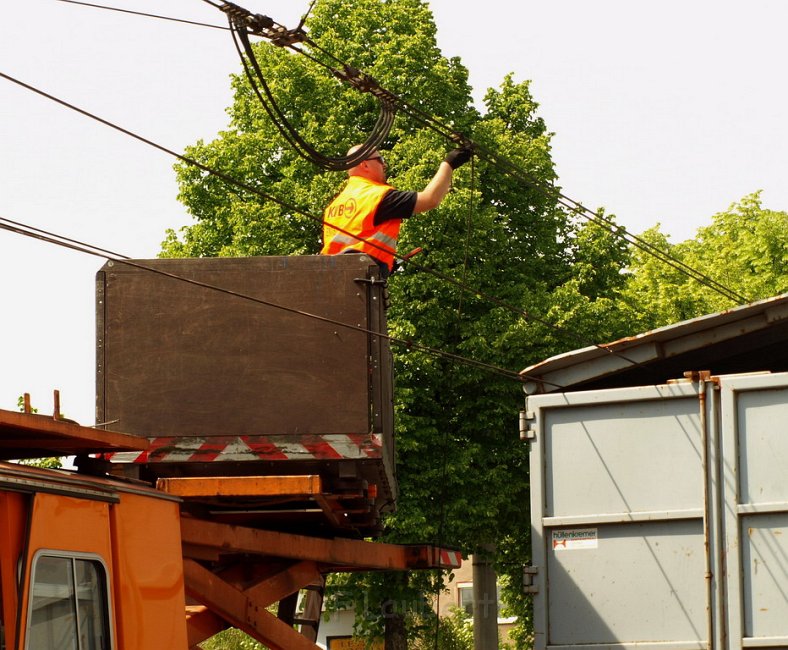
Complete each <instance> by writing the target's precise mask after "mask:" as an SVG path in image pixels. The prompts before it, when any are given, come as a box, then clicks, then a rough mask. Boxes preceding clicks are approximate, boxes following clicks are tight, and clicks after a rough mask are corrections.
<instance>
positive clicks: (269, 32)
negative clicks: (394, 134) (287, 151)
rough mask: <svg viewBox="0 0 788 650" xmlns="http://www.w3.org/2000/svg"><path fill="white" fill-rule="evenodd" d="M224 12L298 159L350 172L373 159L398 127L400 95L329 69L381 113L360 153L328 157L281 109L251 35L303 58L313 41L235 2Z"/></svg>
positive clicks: (256, 87)
mask: <svg viewBox="0 0 788 650" xmlns="http://www.w3.org/2000/svg"><path fill="white" fill-rule="evenodd" d="M222 11H223V12H224V13H225V14H226V15H227V18H228V21H229V23H230V30H231V32H232V35H233V42H234V43H235V47H236V50H237V51H238V55H239V56H240V58H241V62H242V64H243V67H244V72H245V73H246V77H247V79H248V80H249V84H250V85H251V87H252V90H253V91H254V93H255V95H256V96H257V98H258V100H259V101H260V104H261V105H262V107H263V108H264V109H265V112H266V113H267V114H268V116H269V117H270V118H271V121H272V122H273V123H274V126H276V128H277V130H278V131H279V133H280V134H281V135H282V137H284V139H285V140H286V141H287V143H288V144H289V145H290V146H291V147H292V148H293V149H294V150H295V151H296V153H298V155H300V156H301V157H302V158H305V159H306V160H309V161H310V162H312V163H314V164H316V165H318V166H319V167H322V168H323V169H326V170H329V171H346V170H348V169H351V168H352V167H355V166H356V165H358V164H359V163H361V162H362V161H364V160H366V159H367V158H369V157H370V155H372V153H373V152H374V151H376V150H377V149H378V147H379V146H380V145H381V143H382V142H383V141H384V140H385V139H386V137H387V136H388V134H389V132H390V131H391V127H392V126H393V124H394V118H395V116H396V113H397V99H398V98H397V97H396V95H394V94H393V93H391V92H389V91H387V90H385V89H384V88H382V87H381V85H380V84H379V83H378V82H377V81H376V80H375V79H374V78H373V77H371V76H369V75H367V74H364V73H362V72H360V71H359V70H356V69H355V68H352V67H350V66H347V65H346V66H345V67H344V70H337V69H334V68H329V69H330V70H331V72H332V73H333V74H334V76H336V77H338V78H339V79H341V80H343V81H346V82H347V83H349V84H350V85H351V86H353V87H354V88H356V89H357V90H359V91H361V92H367V93H369V94H371V95H372V96H373V97H375V98H376V99H377V100H378V105H379V108H380V110H379V113H378V119H377V121H376V123H375V126H374V127H373V128H372V131H371V132H370V134H369V135H368V136H367V138H366V140H365V141H364V142H363V144H362V145H361V146H360V147H359V148H358V149H356V150H355V151H354V152H353V153H352V154H348V155H344V156H327V155H325V154H323V153H321V152H319V151H318V150H317V149H315V148H314V147H313V146H312V145H311V144H310V143H309V142H307V141H306V140H305V139H304V138H303V137H302V136H301V134H300V133H299V132H298V130H297V129H296V128H295V127H294V126H293V124H292V123H291V122H290V120H289V118H288V117H287V116H286V115H285V113H284V111H283V110H282V109H281V108H280V107H279V104H278V103H277V101H276V99H275V97H274V94H273V92H271V88H270V87H269V85H268V82H267V81H266V78H265V75H264V74H263V71H262V68H261V67H260V64H259V62H258V60H257V56H256V54H255V52H254V49H253V48H252V44H251V43H250V41H249V36H250V34H251V35H255V36H261V37H263V38H265V39H267V40H269V41H270V42H271V43H272V44H273V45H276V46H278V47H287V48H290V49H293V50H294V51H296V52H298V53H300V54H305V52H304V51H303V50H301V49H299V48H297V47H294V46H295V45H297V44H299V43H306V44H307V45H311V41H310V40H309V38H308V36H307V34H306V32H304V30H303V29H302V28H301V25H299V26H298V27H297V28H296V29H287V28H286V27H284V26H282V25H279V24H278V23H276V22H275V21H274V20H272V19H271V18H269V17H268V16H263V15H261V14H253V13H252V12H250V11H249V10H247V9H244V8H243V7H239V6H238V5H236V4H233V3H231V2H226V3H225V4H224V5H223V6H222Z"/></svg>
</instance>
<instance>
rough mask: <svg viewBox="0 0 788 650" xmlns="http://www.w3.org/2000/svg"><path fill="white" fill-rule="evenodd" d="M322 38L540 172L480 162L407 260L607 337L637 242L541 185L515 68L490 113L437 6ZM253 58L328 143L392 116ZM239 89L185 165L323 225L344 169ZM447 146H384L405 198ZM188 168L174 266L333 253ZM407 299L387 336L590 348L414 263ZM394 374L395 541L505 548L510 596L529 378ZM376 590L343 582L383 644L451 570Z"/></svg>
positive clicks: (410, 142) (523, 502)
mask: <svg viewBox="0 0 788 650" xmlns="http://www.w3.org/2000/svg"><path fill="white" fill-rule="evenodd" d="M307 27H308V28H309V32H310V36H311V38H312V39H313V40H314V41H315V42H317V43H318V44H319V45H320V46H321V47H322V48H325V49H326V50H327V51H330V52H332V53H333V54H334V55H335V56H336V57H338V58H339V59H341V60H343V61H347V62H349V63H352V64H353V65H354V66H356V67H358V68H360V69H363V70H365V71H367V72H369V73H370V74H372V75H373V76H374V77H375V78H377V79H378V80H379V81H380V83H381V85H382V86H384V87H385V88H387V89H389V90H391V91H393V92H394V93H397V94H398V95H401V96H403V97H405V98H407V100H408V101H409V102H411V103H414V104H417V105H418V106H419V108H420V109H421V110H423V111H424V112H426V113H428V114H431V115H435V116H438V117H439V118H440V119H441V120H442V122H444V123H446V124H449V125H451V126H452V128H454V129H456V130H458V131H460V132H463V133H465V134H467V135H471V136H472V137H473V138H474V140H475V141H477V142H479V143H482V144H483V146H484V147H485V148H486V149H487V150H493V151H496V152H498V153H499V154H501V155H503V156H505V157H506V158H507V159H509V160H511V161H513V162H514V163H515V164H517V165H519V166H520V167H522V168H523V169H526V170H527V171H528V174H529V175H530V177H531V178H532V179H533V180H532V182H530V183H523V182H522V181H521V180H518V179H516V178H514V177H512V176H511V175H508V174H506V173H504V172H502V171H501V170H500V169H499V168H497V167H496V166H494V165H491V164H488V163H485V162H483V161H478V162H477V163H476V164H475V165H466V166H465V167H463V168H462V169H460V170H458V172H457V174H455V188H456V189H455V192H454V193H452V194H450V195H449V196H448V197H447V198H446V200H445V201H444V202H443V204H442V205H441V207H440V208H439V209H437V210H434V211H432V212H430V213H428V214H426V215H420V216H417V217H415V218H414V219H411V220H409V221H407V222H406V223H405V224H404V225H403V228H402V232H401V235H400V248H401V250H410V248H412V247H415V246H421V247H423V248H424V249H425V251H426V253H425V254H424V255H423V256H422V258H421V259H420V262H421V263H422V264H425V265H429V266H430V267H432V268H434V269H435V270H437V271H439V272H440V273H442V274H445V275H449V276H451V277H453V278H456V279H458V280H461V281H462V282H464V283H466V284H467V285H469V286H470V287H474V288H475V289H476V290H477V291H478V292H482V293H486V294H490V295H494V296H496V297H497V298H498V299H499V300H501V301H503V302H505V303H507V304H510V305H514V306H516V307H517V309H519V310H523V311H533V312H534V313H536V314H542V315H546V318H550V317H552V316H554V315H555V314H552V315H551V314H549V309H550V306H551V304H552V301H553V300H554V299H555V296H556V295H560V297H562V299H563V301H564V303H565V304H567V305H571V306H572V308H573V309H574V312H573V313H574V314H575V315H576V318H573V319H570V320H577V321H582V323H583V325H584V327H585V328H586V329H589V330H590V329H591V328H593V327H597V328H599V325H600V324H599V317H600V316H603V315H604V314H605V313H606V312H605V309H604V305H603V306H602V307H599V308H598V307H597V306H596V305H595V302H596V301H597V298H598V297H600V296H601V298H602V299H603V300H610V299H611V298H610V296H612V294H613V293H614V290H615V288H616V287H617V283H619V280H620V278H619V276H620V273H619V272H618V271H617V269H618V268H619V267H620V266H621V264H622V263H623V260H624V258H625V257H626V249H625V248H624V249H622V248H621V247H620V246H618V245H616V246H608V245H606V244H605V242H606V240H607V239H609V234H606V233H605V232H604V231H602V230H596V231H595V230H594V228H593V227H586V228H578V227H576V225H575V224H573V222H572V221H571V219H570V218H569V216H568V215H567V214H566V213H565V212H564V211H562V210H561V209H559V206H557V204H556V201H555V199H554V197H553V196H552V195H551V193H550V192H549V191H545V190H544V189H540V188H543V187H550V186H551V185H552V184H553V183H554V181H555V171H554V169H553V162H552V159H551V156H550V138H551V134H550V133H549V132H548V131H547V128H546V125H545V124H544V122H543V120H542V119H541V118H539V117H538V116H537V109H538V105H537V103H536V101H535V100H534V98H533V97H532V95H531V92H530V86H529V83H528V82H524V83H515V81H514V80H513V79H512V77H511V76H508V77H506V78H505V79H504V80H503V81H502V84H501V85H500V87H499V88H498V89H490V90H489V91H488V92H487V94H486V97H485V100H484V105H485V110H484V113H483V114H481V113H480V112H479V111H478V110H477V109H476V108H475V107H474V106H473V103H472V99H471V92H470V88H469V86H468V74H467V70H466V69H465V68H464V67H463V66H462V65H461V63H460V61H459V60H458V59H456V58H453V59H447V58H445V57H444V56H442V54H441V53H440V51H439V49H438V47H437V44H436V40H435V33H436V29H435V25H434V21H433V18H432V15H431V13H430V10H429V8H428V6H427V5H426V4H425V3H424V2H422V1H420V0H388V1H385V2H384V1H382V0H377V1H373V2H367V3H346V2H342V1H341V0H320V1H319V2H317V3H316V5H315V7H314V10H313V13H312V14H311V16H310V19H309V21H308V23H307ZM305 49H309V48H307V47H306V46H305ZM256 52H257V55H258V58H259V62H260V66H261V68H262V69H263V70H264V73H265V76H266V79H267V81H268V84H269V86H270V87H271V89H272V91H273V93H274V94H275V96H276V97H277V99H278V101H279V103H280V105H281V106H282V107H283V108H284V109H285V110H286V112H287V114H288V116H289V118H290V119H291V120H292V122H293V123H294V124H295V125H296V126H297V128H298V129H299V130H300V132H301V133H302V134H304V135H305V136H306V137H307V138H308V139H309V140H310V141H311V142H313V143H315V144H316V145H317V147H318V149H320V150H321V151H323V152H325V153H327V154H332V155H338V154H342V153H344V151H345V150H346V149H347V147H348V146H349V145H350V144H352V143H355V142H359V141H362V140H363V139H364V137H365V134H366V133H368V132H369V131H370V130H371V128H372V125H373V123H374V121H375V119H376V110H377V109H376V106H375V103H374V101H373V100H371V99H370V98H369V97H368V96H365V95H360V94H359V93H357V92H356V91H354V90H352V89H348V88H347V87H345V86H342V85H341V84H339V82H338V81H337V80H336V79H334V78H332V77H330V76H328V75H326V73H325V71H324V70H323V69H322V68H320V67H319V66H316V65H314V64H313V63H311V62H310V61H308V60H306V59H305V58H303V57H298V56H294V55H292V54H290V53H287V52H285V51H282V50H279V49H276V48H275V47H273V46H271V45H269V44H267V43H261V44H259V45H257V46H256ZM232 84H233V88H234V91H235V99H234V102H233V105H232V106H231V107H230V108H229V109H228V112H229V116H230V123H229V126H228V129H227V130H226V131H223V132H222V133H220V134H219V136H218V137H217V138H216V139H215V140H214V141H212V142H208V143H205V142H198V143H197V144H195V145H194V146H192V147H190V148H188V150H187V152H186V153H187V155H188V156H190V157H192V158H195V159H197V160H198V161H200V162H202V163H204V164H205V165H209V166H211V167H213V168H216V169H219V170H221V171H223V172H225V173H227V174H228V175H231V176H233V177H234V178H237V179H238V180H241V181H243V182H245V183H247V184H249V185H254V186H256V187H259V188H260V189H262V190H263V191H265V192H266V193H268V194H270V195H273V196H276V197H281V198H283V199H285V200H286V201H287V202H288V203H289V204H291V205H293V206H295V207H296V208H297V209H298V210H303V211H306V212H307V213H310V214H313V215H320V214H321V213H322V208H323V207H324V206H325V205H327V204H328V202H329V200H330V198H331V197H332V196H333V195H334V194H335V193H336V192H337V191H338V189H339V187H340V185H341V184H342V182H343V180H344V175H340V174H328V173H321V172H320V170H318V169H316V168H315V167H314V166H313V165H312V164H310V163H309V162H307V161H305V160H303V159H302V158H300V157H299V156H298V155H297V154H296V153H295V152H293V151H292V150H291V149H290V148H289V147H288V146H287V145H286V144H285V143H284V141H283V139H282V138H281V137H280V135H279V133H278V131H277V130H276V129H275V127H274V126H273V125H272V124H271V122H270V121H269V119H268V117H267V115H266V114H265V113H264V111H263V109H262V108H261V107H260V106H259V104H258V102H257V99H256V98H255V97H254V95H253V93H252V91H251V90H250V87H249V84H248V82H247V81H246V79H245V78H244V77H243V76H240V75H239V76H234V77H233V78H232ZM450 146H451V145H450V144H449V143H447V142H445V141H444V140H443V139H442V138H441V137H439V136H438V135H437V134H436V133H435V132H434V131H432V130H430V129H428V128H426V127H425V126H423V125H422V124H420V123H418V122H415V121H413V120H409V119H406V118H405V117H402V116H400V117H398V119H397V121H396V123H395V125H394V128H393V129H392V131H391V133H390V134H389V137H388V139H387V141H386V143H385V145H384V146H383V147H382V148H383V149H384V150H385V154H386V159H387V161H388V163H389V179H390V182H391V183H392V184H393V185H394V186H396V187H400V188H402V189H420V188H422V187H424V185H425V184H426V182H427V181H428V180H429V178H430V177H431V175H432V174H433V173H434V170H435V168H436V167H437V165H438V163H439V161H440V160H441V158H442V156H443V155H444V153H445V152H446V151H447V150H448V148H449V147H450ZM176 170H177V174H178V180H179V184H180V193H179V198H180V200H181V201H182V202H183V203H184V204H185V205H186V206H187V208H188V210H189V211H190V212H191V214H192V215H193V216H194V217H195V220H196V221H195V223H194V224H193V225H191V226H189V227H187V228H184V229H183V230H182V231H180V232H179V233H175V232H172V231H170V232H168V235H167V239H166V241H165V242H164V244H163V253H162V254H163V255H164V256H173V257H178V256H218V255H231V256H243V255H284V254H314V253H317V252H318V251H319V248H320V244H321V241H320V239H321V225H320V224H319V223H318V222H316V221H314V220H311V219H308V218H306V217H304V216H301V215H299V214H294V213H293V210H288V209H285V208H283V207H282V206H281V205H278V204H277V203H274V202H263V201H261V200H260V199H259V198H258V197H256V196H248V195H246V194H245V192H243V191H237V190H233V189H230V188H228V187H227V186H226V185H225V184H224V183H223V182H222V181H221V180H219V179H217V178H215V177H213V176H209V175H206V174H205V173H204V172H202V171H200V170H199V169H197V168H195V167H191V166H188V165H186V164H179V165H177V166H176ZM576 262H578V263H580V262H582V263H583V266H582V268H583V273H582V276H581V277H578V278H575V277H574V276H573V273H574V271H573V265H574V264H575V263H576ZM578 268H579V267H578ZM390 289H391V296H392V307H391V309H390V311H389V318H388V320H389V329H390V332H391V333H392V334H393V335H394V336H396V337H399V338H402V339H406V340H407V339H412V340H414V341H418V342H419V343H420V344H422V345H427V346H432V347H435V348H440V349H442V350H445V351H447V352H451V353H454V354H457V355H462V356H466V357H471V358H474V359H478V360H480V361H484V362H485V363H488V364H492V365H496V366H499V367H502V368H508V369H513V370H517V369H519V368H522V367H524V366H525V365H527V364H528V363H530V362H532V361H536V360H539V359H541V358H544V357H546V356H549V355H550V354H554V353H556V352H559V351H562V350H566V349H571V348H573V347H577V345H576V344H575V343H576V340H575V339H573V338H572V337H568V336H567V335H566V334H565V333H562V332H560V331H556V330H555V329H553V328H550V327H549V326H547V325H545V324H544V323H543V322H539V321H538V320H536V321H531V320H529V319H527V318H524V317H523V316H522V314H521V313H517V312H516V311H513V310H511V309H508V308H507V307H506V306H501V305H500V304H494V303H491V302H490V301H488V300H486V299H484V298H482V297H481V295H480V293H475V292H471V293H470V294H469V293H465V292H462V291H460V290H459V289H458V288H457V287H456V286H454V285H452V284H447V283H446V282H444V281H443V280H441V279H440V278H438V277H436V276H434V275H431V274H428V273H425V272H421V271H418V270H415V269H413V268H410V267H409V268H406V269H405V270H403V271H401V272H399V273H397V274H395V275H394V276H393V277H392V279H391V280H390ZM605 304H606V303H605ZM595 320H596V322H595ZM570 324H571V323H570ZM589 335H590V333H589ZM395 372H396V395H395V402H396V404H395V408H396V422H397V425H396V426H397V436H398V479H399V483H400V492H401V494H402V497H401V499H400V502H399V503H398V508H397V511H396V513H394V514H393V515H391V516H390V517H388V519H387V521H386V532H385V539H386V541H390V542H398V543H399V542H402V543H414V542H438V543H444V544H452V545H460V546H461V547H462V548H463V549H465V550H466V551H467V552H473V551H474V550H475V549H476V548H477V547H478V546H480V545H484V544H490V543H493V544H495V543H498V546H499V548H500V547H502V544H507V551H506V553H505V554H502V556H501V557H502V558H503V559H504V561H503V562H502V563H501V569H502V570H503V571H504V573H505V572H507V571H508V572H510V573H511V575H512V580H510V581H509V583H510V584H511V585H512V591H513V593H515V594H516V593H519V588H518V584H519V583H518V578H519V575H520V570H521V566H522V565H523V564H524V563H525V562H527V560H528V547H529V543H528V535H529V515H528V503H529V498H528V462H527V450H526V447H525V445H523V444H521V443H519V442H518V440H517V432H516V424H515V422H516V411H517V408H518V404H519V402H520V400H521V395H522V393H521V390H520V386H519V384H518V383H517V382H515V381H512V380H511V378H506V377H500V376H498V375H495V374H491V373H490V372H489V371H486V370H481V369H478V368H473V367H468V366H462V365H458V364H457V363H456V362H454V361H450V360H447V359H445V358H438V357H435V356H432V355H428V354H426V353H423V352H419V351H406V350H405V351H403V350H395ZM359 580H360V578H359V577H358V576H352V577H347V578H342V579H341V580H340V581H339V586H338V590H339V591H340V592H341V593H342V594H343V595H347V594H348V593H351V594H355V597H356V601H355V604H356V611H357V613H358V614H361V615H362V618H361V619H360V622H361V627H362V629H364V630H365V631H366V632H368V633H370V634H378V635H379V634H380V632H381V629H382V628H383V627H386V629H387V638H389V639H391V638H395V637H397V638H404V637H405V636H406V634H407V631H406V629H405V626H406V624H407V623H408V621H413V620H416V619H418V615H419V613H420V612H421V611H423V608H424V607H426V606H427V600H426V599H425V591H427V590H429V589H434V588H435V583H436V580H437V581H438V582H439V579H437V578H436V577H435V576H434V574H420V575H416V574H414V575H410V576H408V575H400V574H396V575H391V574H376V575H373V576H366V577H364V578H363V590H360V589H352V587H353V585H356V586H358V584H359ZM512 602H513V603H514V607H515V608H516V613H517V614H519V615H520V617H521V620H522V621H523V622H526V623H527V621H528V620H529V616H528V615H527V601H526V600H525V599H524V598H522V597H521V596H520V597H517V598H513V599H512ZM403 603H409V605H408V606H405V607H403V606H402V604H403ZM411 613H415V616H410V614H411ZM392 614H394V615H392ZM389 647H395V646H393V645H392V646H389Z"/></svg>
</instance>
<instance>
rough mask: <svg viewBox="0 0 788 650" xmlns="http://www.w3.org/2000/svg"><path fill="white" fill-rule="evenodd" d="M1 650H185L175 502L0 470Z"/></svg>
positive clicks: (41, 473) (116, 486) (130, 489)
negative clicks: (173, 649) (156, 649)
mask: <svg viewBox="0 0 788 650" xmlns="http://www.w3.org/2000/svg"><path fill="white" fill-rule="evenodd" d="M0 536H2V541H1V542H0V583H1V584H2V609H0V626H1V627H2V639H3V640H2V645H1V647H2V648H3V649H6V648H8V649H9V650H10V649H11V648H13V649H19V650H22V649H26V650H42V649H45V648H46V649H50V648H51V649H58V650H59V649H61V648H62V649H63V650H66V649H68V650H72V649H73V650H111V649H115V648H118V649H142V648H186V647H188V646H187V638H186V621H185V617H184V614H183V612H184V609H185V597H184V584H183V560H182V554H181V542H180V518H179V512H178V502H177V500H176V499H174V498H172V497H169V496H168V495H165V494H161V493H158V492H156V491H155V490H153V489H150V488H146V487H143V486H134V485H131V484H128V485H124V484H123V483H121V482H116V481H110V480H107V479H100V478H92V477H85V476H71V475H68V474H63V473H61V472H54V471H51V470H43V469H38V468H33V467H26V466H21V465H16V464H10V463H0Z"/></svg>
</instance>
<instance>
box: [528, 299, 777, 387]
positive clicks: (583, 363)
mask: <svg viewBox="0 0 788 650" xmlns="http://www.w3.org/2000/svg"><path fill="white" fill-rule="evenodd" d="M696 370H709V371H711V373H712V374H715V375H719V374H734V373H744V372H760V371H771V372H783V371H788V294H782V295H780V296H776V297H774V298H768V299H766V300H761V301H758V302H754V303H751V304H749V305H744V306H741V307H736V308H734V309H729V310H727V311H723V312H719V313H716V314H710V315H707V316H701V317H700V318H693V319H692V320H687V321H683V322H681V323H676V324H674V325H668V326H667V327H662V328H659V329H656V330H652V331H650V332H645V333H644V334H638V335H637V336H631V337H627V338H623V339H619V340H618V341H613V342H612V343H605V344H603V345H600V346H591V347H587V348H582V349H579V350H574V351H572V352H566V353H564V354H559V355H557V356H554V357H551V358H549V359H547V360H545V361H542V362H540V363H537V364H535V365H533V366H529V367H528V368H526V369H525V370H523V371H522V372H521V373H520V374H521V376H522V377H523V378H524V379H525V380H526V383H525V390H526V392H527V393H529V394H534V393H550V392H556V391H564V392H569V391H576V390H595V389H600V388H620V387H624V386H636V385H643V384H657V383H664V382H665V381H667V380H669V379H676V378H678V377H682V376H683V374H684V373H685V372H691V371H696Z"/></svg>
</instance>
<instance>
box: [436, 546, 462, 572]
mask: <svg viewBox="0 0 788 650" xmlns="http://www.w3.org/2000/svg"><path fill="white" fill-rule="evenodd" d="M438 551H439V559H440V566H441V568H443V569H449V568H451V569H457V568H459V567H460V566H461V565H462V553H461V552H460V551H449V550H447V549H445V548H441V549H438Z"/></svg>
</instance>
